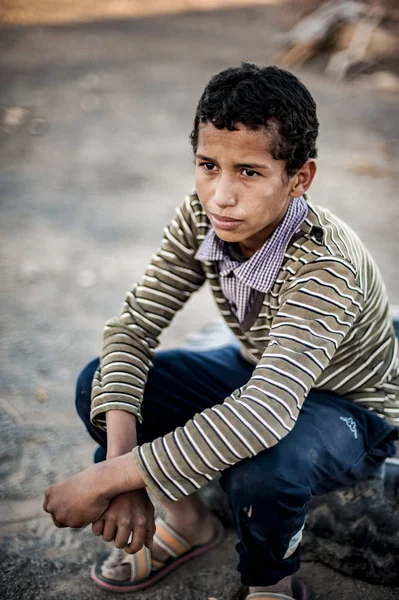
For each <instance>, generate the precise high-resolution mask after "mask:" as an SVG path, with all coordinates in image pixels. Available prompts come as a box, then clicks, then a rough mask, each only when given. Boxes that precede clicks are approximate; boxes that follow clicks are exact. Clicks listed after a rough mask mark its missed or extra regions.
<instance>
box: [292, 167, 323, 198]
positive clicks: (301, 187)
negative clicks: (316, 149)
mask: <svg viewBox="0 0 399 600" xmlns="http://www.w3.org/2000/svg"><path fill="white" fill-rule="evenodd" d="M316 170H317V167H316V161H314V160H313V158H309V160H307V161H306V162H305V164H304V165H303V166H302V167H301V168H300V169H299V170H298V171H297V172H296V173H295V175H293V176H292V177H291V179H290V191H289V195H290V196H291V198H299V196H303V194H304V193H305V192H307V191H308V189H309V188H310V186H311V184H312V181H313V179H314V176H315V175H316Z"/></svg>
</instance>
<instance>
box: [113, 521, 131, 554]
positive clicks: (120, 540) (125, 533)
mask: <svg viewBox="0 0 399 600" xmlns="http://www.w3.org/2000/svg"><path fill="white" fill-rule="evenodd" d="M130 534H131V529H126V527H118V531H117V532H116V536H115V542H114V543H115V547H116V548H119V549H120V550H122V549H123V548H125V547H126V546H127V543H128V541H129V537H130Z"/></svg>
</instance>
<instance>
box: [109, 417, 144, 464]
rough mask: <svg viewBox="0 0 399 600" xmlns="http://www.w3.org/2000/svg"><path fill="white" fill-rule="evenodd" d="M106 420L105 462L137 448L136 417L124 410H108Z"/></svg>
mask: <svg viewBox="0 0 399 600" xmlns="http://www.w3.org/2000/svg"><path fill="white" fill-rule="evenodd" d="M106 420H107V460H108V459H110V458H115V457H117V456H121V454H126V453H127V452H131V451H132V450H133V448H135V447H136V446H137V432H136V417H135V416H134V415H133V414H132V413H129V412H126V411H125V410H110V411H108V412H107V414H106Z"/></svg>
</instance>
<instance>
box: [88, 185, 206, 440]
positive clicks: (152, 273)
mask: <svg viewBox="0 0 399 600" xmlns="http://www.w3.org/2000/svg"><path fill="white" fill-rule="evenodd" d="M194 213H195V206H194V205H192V202H191V198H190V197H187V198H186V200H185V201H184V203H183V204H182V205H181V206H180V207H179V208H178V209H177V211H176V213H175V217H174V219H173V220H172V221H171V223H170V224H169V226H168V227H166V228H165V229H164V235H163V240H162V244H161V246H160V248H159V249H158V251H157V252H156V254H155V255H154V256H153V257H152V259H151V262H150V264H149V266H148V268H147V269H146V271H145V274H144V276H143V278H142V280H141V282H140V283H138V284H136V285H134V286H133V288H132V289H131V290H130V291H129V292H128V293H127V296H126V299H125V302H124V304H123V308H122V312H121V315H120V316H119V317H117V318H114V319H111V320H110V321H108V322H107V323H106V325H105V329H104V336H103V345H102V352H101V360H100V366H99V369H98V371H97V372H96V373H95V375H94V379H93V386H92V403H91V420H92V423H93V424H94V425H96V426H98V427H100V428H103V429H105V414H104V413H105V412H106V411H108V410H112V409H121V410H126V411H128V412H131V413H133V414H134V415H135V416H136V417H137V419H138V420H139V421H140V422H141V420H142V417H141V413H140V405H141V402H142V398H143V391H144V386H145V384H146V381H147V375H148V371H149V369H150V368H151V366H152V357H153V355H154V351H155V348H156V347H157V346H158V344H159V339H158V338H159V335H160V333H161V332H162V330H163V329H164V328H165V327H167V326H168V325H169V324H170V322H171V321H172V319H173V317H174V315H175V314H176V313H177V312H178V311H179V310H180V309H181V308H182V306H183V305H184V303H185V302H186V301H187V300H188V298H189V297H190V296H191V294H192V293H193V292H195V291H196V290H198V289H199V288H200V287H201V285H202V284H203V283H204V281H205V274H204V272H203V270H202V267H201V263H200V262H198V261H197V260H196V259H195V258H194V255H195V252H196V250H197V246H198V242H197V239H196V234H197V231H196V230H197V225H196V222H195V214H194Z"/></svg>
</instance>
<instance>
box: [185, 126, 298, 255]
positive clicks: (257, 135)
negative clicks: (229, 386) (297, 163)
mask: <svg viewBox="0 0 399 600" xmlns="http://www.w3.org/2000/svg"><path fill="white" fill-rule="evenodd" d="M237 127H238V130H237V131H229V130H227V129H217V128H216V127H215V126H214V125H212V124H211V123H205V124H202V125H200V129H199V136H198V148H197V152H196V167H195V179H196V190H197V194H198V197H199V199H200V201H201V204H202V206H203V208H204V210H205V212H206V213H207V215H208V217H209V219H210V221H211V223H212V225H213V227H214V229H215V232H216V234H217V236H218V237H219V238H220V239H222V240H224V241H226V242H236V243H238V244H239V247H240V249H241V251H242V252H243V254H244V255H246V256H251V255H252V254H254V253H255V252H256V251H257V250H259V248H261V247H262V246H263V244H264V243H265V241H266V240H267V239H268V238H269V237H270V235H271V234H272V233H273V231H274V230H275V229H276V227H277V225H278V224H279V223H280V221H281V220H282V219H283V217H284V215H285V213H286V211H287V208H288V205H289V203H290V200H291V197H292V196H299V195H300V193H296V192H295V189H294V187H295V186H294V185H293V182H292V179H293V178H291V179H289V178H288V177H287V175H286V173H285V161H282V160H275V159H274V158H273V157H272V156H271V154H270V153H269V152H268V148H269V147H270V140H271V138H270V136H271V135H272V134H271V133H269V132H268V131H267V130H266V128H262V129H259V130H257V131H252V130H251V129H247V128H246V127H245V126H244V125H241V124H238V125H237Z"/></svg>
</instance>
